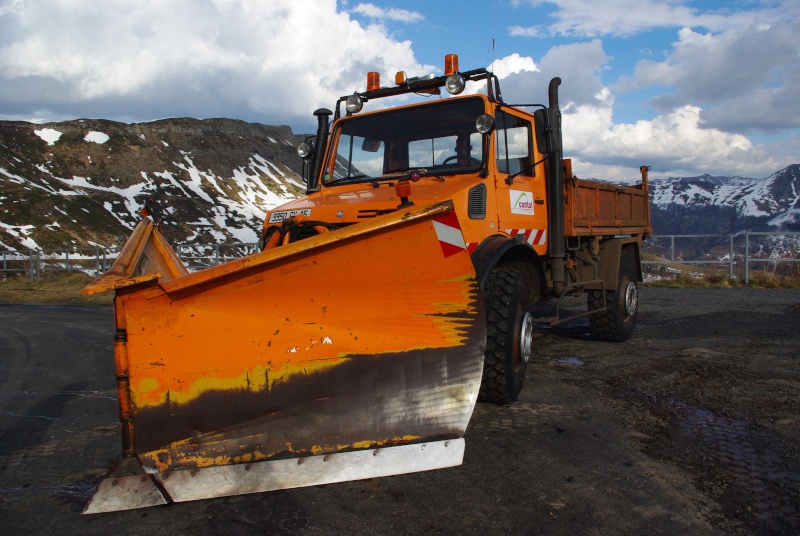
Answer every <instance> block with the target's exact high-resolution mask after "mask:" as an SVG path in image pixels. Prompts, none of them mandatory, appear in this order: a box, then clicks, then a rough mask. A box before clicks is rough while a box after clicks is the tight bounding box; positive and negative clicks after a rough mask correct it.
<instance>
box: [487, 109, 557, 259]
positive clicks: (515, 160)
mask: <svg viewBox="0 0 800 536" xmlns="http://www.w3.org/2000/svg"><path fill="white" fill-rule="evenodd" d="M495 125H496V127H495V136H494V138H495V167H496V170H497V174H496V179H495V180H496V182H497V197H496V199H497V213H498V220H499V221H498V229H499V230H500V231H501V232H504V233H506V234H508V235H509V236H512V237H513V236H517V235H522V237H521V239H522V240H524V241H525V242H527V243H528V244H530V245H531V247H533V248H534V249H535V250H536V252H537V253H539V254H540V255H544V254H545V253H546V252H547V239H548V237H547V194H546V190H545V178H544V176H543V175H544V174H543V173H542V172H541V166H535V167H534V166H533V164H534V162H535V160H534V157H535V156H536V153H535V151H534V147H533V125H532V123H531V120H530V119H529V118H528V117H525V116H523V115H516V114H514V113H512V111H511V110H508V111H506V110H498V111H497V113H496V115H495ZM536 167H538V168H540V169H539V173H538V175H537V170H536Z"/></svg>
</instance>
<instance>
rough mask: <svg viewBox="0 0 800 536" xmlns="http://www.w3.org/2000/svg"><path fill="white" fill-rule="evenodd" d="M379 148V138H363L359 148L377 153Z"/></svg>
mask: <svg viewBox="0 0 800 536" xmlns="http://www.w3.org/2000/svg"><path fill="white" fill-rule="evenodd" d="M380 148H381V140H371V139H369V138H364V143H362V144H361V150H362V151H364V152H367V153H377V152H378V150H379V149H380Z"/></svg>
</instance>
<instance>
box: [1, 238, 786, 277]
mask: <svg viewBox="0 0 800 536" xmlns="http://www.w3.org/2000/svg"><path fill="white" fill-rule="evenodd" d="M777 237H783V240H777ZM686 241H700V242H701V244H702V243H705V244H713V245H709V246H708V248H707V249H706V250H705V251H704V250H703V248H702V247H701V248H700V251H703V254H702V255H698V254H697V253H695V254H694V255H693V257H692V258H684V255H683V254H682V253H681V252H682V251H684V250H686V249H691V250H693V251H698V248H697V246H695V247H693V248H686V247H677V246H676V244H681V243H684V242H686ZM257 247H258V246H257V244H256V243H255V242H235V243H223V244H175V246H174V249H175V252H176V253H177V254H178V257H179V258H180V259H181V261H182V262H183V263H184V264H185V265H186V268H187V269H189V270H190V271H196V270H202V269H203V268H208V267H209V266H215V265H217V264H221V263H224V262H227V261H230V260H232V259H236V258H240V257H244V256H246V255H251V254H253V253H255V252H256V251H257ZM644 252H645V253H649V254H650V255H649V256H650V257H656V258H650V259H646V260H643V261H642V264H643V265H644V267H645V270H646V271H647V272H648V273H649V274H650V275H651V277H660V276H665V277H667V276H672V277H674V276H675V275H678V274H683V273H686V272H687V271H688V273H689V275H692V276H697V277H703V276H705V275H708V274H707V273H705V272H701V271H697V272H692V271H691V269H692V267H697V268H698V269H699V268H701V267H708V266H719V267H720V268H721V269H723V270H726V271H727V274H728V277H731V278H736V277H738V278H741V279H743V280H744V282H745V283H748V282H749V280H750V272H751V267H753V266H757V265H762V266H764V265H767V266H771V267H772V271H773V272H775V271H776V270H777V266H779V265H781V264H783V263H798V262H800V232H785V233H782V232H772V233H767V232H753V233H745V234H744V235H715V234H708V235H703V234H696V235H692V234H689V235H656V236H652V237H650V238H648V239H647V240H645V242H644ZM723 252H724V253H723ZM117 255H119V248H101V247H85V248H64V249H50V250H27V251H0V262H1V263H0V276H8V275H27V276H29V277H30V279H31V281H34V280H36V279H40V278H41V277H42V275H43V274H44V273H46V272H64V271H80V272H85V273H87V274H89V275H92V276H98V275H100V274H102V273H104V272H105V271H106V270H108V268H109V267H110V266H111V264H112V263H113V261H114V260H115V259H116V258H117ZM681 266H684V267H685V268H684V269H680V268H676V267H681ZM659 274H660V275H659Z"/></svg>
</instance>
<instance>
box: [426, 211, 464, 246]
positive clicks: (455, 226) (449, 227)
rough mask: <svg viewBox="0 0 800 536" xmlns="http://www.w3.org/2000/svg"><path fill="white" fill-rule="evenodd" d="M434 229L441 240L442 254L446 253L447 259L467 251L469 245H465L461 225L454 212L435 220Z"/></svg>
mask: <svg viewBox="0 0 800 536" xmlns="http://www.w3.org/2000/svg"><path fill="white" fill-rule="evenodd" d="M433 228H434V230H435V231H436V237H437V238H438V239H439V245H440V246H442V253H444V256H445V257H449V256H450V255H455V254H456V253H459V252H461V251H464V250H465V249H467V244H465V243H464V235H463V234H461V225H459V223H458V218H457V217H456V213H455V212H454V211H451V212H448V213H447V214H445V215H444V216H439V217H438V218H436V219H434V220H433Z"/></svg>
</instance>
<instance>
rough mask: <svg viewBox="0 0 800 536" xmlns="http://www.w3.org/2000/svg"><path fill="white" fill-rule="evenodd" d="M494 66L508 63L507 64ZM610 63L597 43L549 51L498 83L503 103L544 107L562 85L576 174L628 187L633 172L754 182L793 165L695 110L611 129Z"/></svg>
mask: <svg viewBox="0 0 800 536" xmlns="http://www.w3.org/2000/svg"><path fill="white" fill-rule="evenodd" d="M499 61H500V62H501V64H502V63H503V62H506V61H507V62H509V63H513V62H512V61H511V60H510V59H508V58H504V59H502V60H499ZM531 61H533V60H531ZM608 61H609V58H608V56H607V55H606V54H605V52H604V50H603V46H602V43H601V42H600V41H599V40H597V39H595V40H593V41H591V42H589V43H576V44H572V45H562V46H558V47H554V48H552V49H550V51H548V53H547V54H545V56H544V57H543V58H542V59H541V61H540V62H539V63H538V64H537V67H538V68H539V69H540V71H538V72H531V71H520V72H518V73H514V74H508V75H506V76H505V77H503V79H502V80H501V85H502V87H503V97H504V99H505V100H506V101H507V102H511V103H513V102H526V103H529V102H532V101H538V102H541V103H543V104H546V103H547V86H548V84H549V82H550V79H551V78H552V77H553V76H559V77H560V78H561V79H562V84H561V86H560V91H559V93H560V95H559V104H560V107H561V110H562V113H563V136H564V151H565V156H566V157H571V158H573V160H574V162H573V164H574V165H573V169H574V171H575V173H576V174H577V175H579V176H581V177H584V178H588V177H596V178H601V179H607V180H617V181H628V182H633V181H635V180H638V177H639V173H638V167H639V166H640V165H649V166H651V167H652V171H651V173H652V174H653V176H654V177H657V176H667V175H696V174H701V173H714V174H731V175H749V176H756V177H758V176H766V175H767V174H769V173H771V172H773V171H775V170H777V169H781V168H782V167H785V166H787V165H789V164H791V163H794V161H793V159H792V156H791V153H790V152H787V151H775V150H770V148H768V147H764V146H759V145H754V144H753V143H752V142H751V141H750V139H748V138H747V137H745V136H743V135H741V134H735V133H729V132H724V131H722V130H720V129H716V128H709V126H708V125H706V124H704V121H703V110H702V109H701V108H700V107H698V106H691V105H682V106H676V107H674V108H672V109H669V110H666V111H665V112H664V113H663V114H661V115H659V116H657V117H655V118H653V119H651V120H641V121H637V122H635V123H619V124H615V123H614V120H613V115H614V105H615V100H616V99H615V95H614V93H613V92H612V90H611V89H610V88H609V87H607V86H605V85H604V84H603V83H602V81H601V80H600V73H601V72H602V70H603V67H604V65H605V64H606V63H607V62H608Z"/></svg>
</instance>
